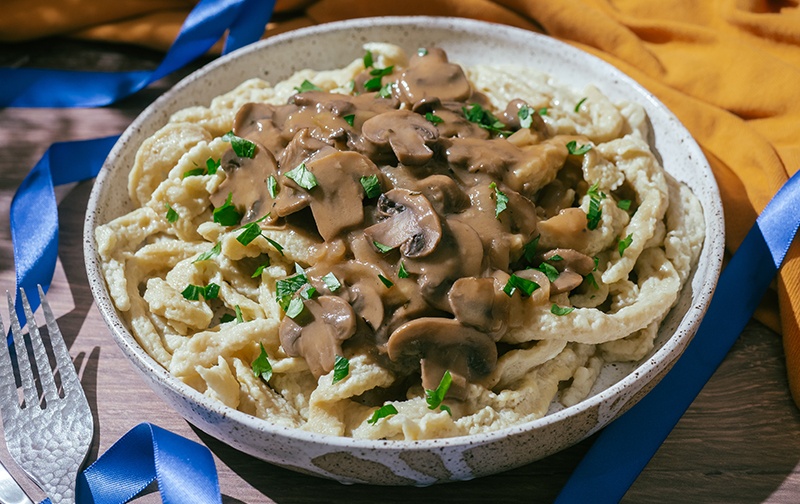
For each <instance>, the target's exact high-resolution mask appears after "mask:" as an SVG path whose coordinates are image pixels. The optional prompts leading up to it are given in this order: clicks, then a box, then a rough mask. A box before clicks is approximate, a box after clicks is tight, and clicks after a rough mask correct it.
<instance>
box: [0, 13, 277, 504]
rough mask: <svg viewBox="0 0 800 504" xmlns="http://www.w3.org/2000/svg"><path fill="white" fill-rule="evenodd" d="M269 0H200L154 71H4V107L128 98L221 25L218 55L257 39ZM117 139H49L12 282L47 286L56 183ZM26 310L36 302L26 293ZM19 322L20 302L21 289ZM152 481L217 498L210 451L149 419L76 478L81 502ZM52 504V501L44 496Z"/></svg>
mask: <svg viewBox="0 0 800 504" xmlns="http://www.w3.org/2000/svg"><path fill="white" fill-rule="evenodd" d="M274 6H275V0H201V1H200V2H198V4H197V5H196V6H195V8H194V9H193V10H192V12H191V13H190V14H189V16H188V17H187V19H186V21H185V22H184V24H183V26H182V27H181V31H180V33H179V34H178V37H177V38H176V39H175V42H174V43H173V44H172V47H171V48H170V50H169V51H168V52H167V54H166V55H165V57H164V60H163V61H162V63H161V64H160V65H159V66H158V68H156V69H155V70H154V71H152V72H148V71H135V72H74V71H59V70H45V69H36V68H16V69H10V68H0V83H2V84H0V106H12V107H95V106H102V105H108V104H110V103H113V102H115V101H117V100H119V99H121V98H124V97H126V96H129V95H131V94H133V93H135V92H136V91H138V90H140V89H142V88H144V87H146V86H147V85H148V84H150V83H151V82H154V81H156V80H158V79H160V78H161V77H164V76H166V75H168V74H169V73H171V72H173V71H175V70H177V69H179V68H181V67H183V66H185V65H186V64H188V63H190V62H191V61H193V60H194V59H196V58H197V57H199V56H202V55H203V54H205V53H206V52H208V50H209V49H210V48H211V46H213V45H214V43H216V42H217V40H219V39H220V38H221V37H222V36H223V35H224V34H225V32H226V31H227V32H228V37H227V39H226V42H225V46H224V49H223V53H224V54H227V53H228V52H230V51H233V50H235V49H238V48H240V47H243V46H244V45H246V44H249V43H252V42H254V41H256V40H258V39H259V38H260V37H261V35H262V34H263V33H264V29H265V27H266V25H267V22H268V21H269V18H270V16H271V14H272V10H273V8H274ZM117 138H118V137H117V136H111V137H106V138H98V139H94V140H83V141H76V142H62V143H56V144H53V145H52V146H51V147H50V148H49V149H48V150H47V152H45V154H44V156H43V157H42V159H40V160H39V162H38V163H37V164H36V166H35V167H34V168H33V169H32V170H31V171H30V173H28V175H27V176H26V177H25V179H24V180H23V182H22V184H21V185H20V187H19V188H18V189H17V192H16V193H15V195H14V199H13V200H12V202H11V209H10V220H11V239H12V242H13V247H14V267H15V273H16V283H17V287H18V288H20V287H22V288H24V289H25V290H27V291H28V292H35V291H36V288H35V287H36V285H37V284H40V285H42V287H43V289H44V290H45V291H46V290H47V289H48V287H49V285H50V282H51V280H52V278H53V272H54V271H55V265H56V260H57V257H58V206H57V203H56V199H55V192H54V186H56V185H61V184H69V183H73V182H80V181H83V180H88V179H91V178H94V177H95V176H96V175H97V173H98V172H99V171H100V168H101V167H102V164H103V161H104V160H105V158H106V156H107V155H108V152H109V151H110V150H111V148H112V146H113V145H114V143H115V142H116V140H117ZM30 301H31V306H32V308H33V309H34V310H35V309H36V307H38V305H39V299H38V297H37V296H31V299H30ZM16 306H17V310H18V316H19V318H20V320H25V317H24V314H22V313H21V306H22V303H21V302H20V299H19V289H17V303H16ZM154 480H157V481H158V486H159V490H160V492H161V498H162V501H163V502H165V503H173V504H181V503H185V502H192V503H195V504H220V503H221V502H222V499H221V495H220V489H219V483H218V479H217V472H216V467H215V466H214V459H213V457H212V456H211V452H210V451H209V450H208V448H206V447H205V446H203V445H199V444H197V443H195V442H193V441H189V440H187V439H185V438H182V437H180V436H178V435H176V434H173V433H171V432H169V431H166V430H164V429H161V428H159V427H156V426H154V425H151V424H141V425H139V426H137V427H135V428H134V429H132V430H131V431H130V432H129V433H128V434H126V435H125V436H124V437H123V438H121V439H120V440H119V441H118V442H117V443H116V444H114V445H113V446H112V447H111V448H110V449H109V450H108V451H106V452H105V453H104V454H103V455H102V456H101V457H100V458H99V459H98V460H97V461H96V462H95V463H94V464H92V465H91V466H90V467H88V468H87V469H86V470H85V471H84V472H82V473H81V474H80V475H79V478H78V503H80V504H122V503H125V502H128V501H129V500H131V499H133V498H134V497H135V496H136V495H138V494H139V493H140V492H141V491H142V490H143V489H144V488H145V487H147V486H148V485H149V484H150V483H151V482H152V481H154ZM44 502H48V503H49V500H45V501H44Z"/></svg>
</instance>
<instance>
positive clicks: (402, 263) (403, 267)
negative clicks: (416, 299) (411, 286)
mask: <svg viewBox="0 0 800 504" xmlns="http://www.w3.org/2000/svg"><path fill="white" fill-rule="evenodd" d="M397 276H398V278H408V271H407V270H406V262H405V261H400V268H399V269H398V270H397Z"/></svg>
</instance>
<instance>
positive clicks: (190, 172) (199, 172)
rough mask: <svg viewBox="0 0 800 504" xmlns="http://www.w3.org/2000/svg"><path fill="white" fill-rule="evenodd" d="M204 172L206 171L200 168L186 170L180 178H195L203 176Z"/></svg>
mask: <svg viewBox="0 0 800 504" xmlns="http://www.w3.org/2000/svg"><path fill="white" fill-rule="evenodd" d="M205 172H206V171H205V170H204V169H202V168H200V167H198V168H192V169H191V170H186V171H185V172H183V177H182V178H186V177H194V176H197V175H203V174H204V173H205Z"/></svg>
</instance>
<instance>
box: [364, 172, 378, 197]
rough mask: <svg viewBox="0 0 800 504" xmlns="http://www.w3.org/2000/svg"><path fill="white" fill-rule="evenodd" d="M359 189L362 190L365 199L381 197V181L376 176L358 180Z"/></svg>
mask: <svg viewBox="0 0 800 504" xmlns="http://www.w3.org/2000/svg"><path fill="white" fill-rule="evenodd" d="M359 180H360V182H361V187H363V188H364V194H366V196H367V198H370V199H371V198H377V197H378V196H380V195H381V181H380V180H379V179H378V176H377V175H370V176H368V177H361V179H359Z"/></svg>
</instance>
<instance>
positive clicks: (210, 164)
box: [206, 158, 222, 175]
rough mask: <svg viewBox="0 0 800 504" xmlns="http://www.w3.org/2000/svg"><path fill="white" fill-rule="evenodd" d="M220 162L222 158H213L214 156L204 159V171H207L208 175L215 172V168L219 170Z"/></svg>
mask: <svg viewBox="0 0 800 504" xmlns="http://www.w3.org/2000/svg"><path fill="white" fill-rule="evenodd" d="M221 162H222V159H214V158H208V159H206V173H208V174H209V175H214V174H216V173H217V170H219V167H220V163H221Z"/></svg>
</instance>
